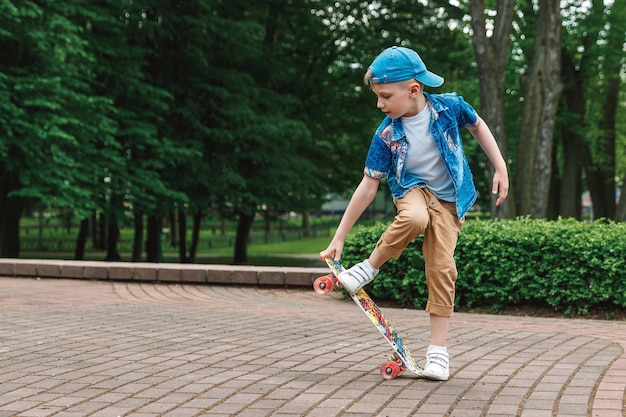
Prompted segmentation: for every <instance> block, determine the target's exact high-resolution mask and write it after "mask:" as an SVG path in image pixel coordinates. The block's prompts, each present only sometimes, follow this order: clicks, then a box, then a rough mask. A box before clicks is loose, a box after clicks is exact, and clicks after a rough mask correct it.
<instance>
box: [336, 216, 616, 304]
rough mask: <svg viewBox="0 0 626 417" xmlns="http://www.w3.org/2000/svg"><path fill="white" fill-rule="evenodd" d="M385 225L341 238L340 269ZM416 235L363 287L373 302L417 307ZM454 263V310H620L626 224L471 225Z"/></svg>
mask: <svg viewBox="0 0 626 417" xmlns="http://www.w3.org/2000/svg"><path fill="white" fill-rule="evenodd" d="M386 227H387V224H382V223H379V224H376V225H374V226H371V227H363V228H359V229H358V231H356V232H355V233H353V234H351V235H350V236H349V238H348V239H347V241H346V245H345V249H344V255H343V258H342V261H343V263H344V265H345V266H346V267H348V266H350V265H353V264H354V263H356V262H360V261H361V260H363V258H365V257H367V256H368V255H369V253H370V251H371V250H372V249H373V248H374V246H375V244H376V242H377V240H378V238H379V237H380V235H381V234H382V232H383V231H384V230H385V228H386ZM421 245H422V238H421V237H419V238H417V239H416V240H415V241H414V242H413V243H412V244H411V245H410V246H409V247H408V248H407V249H406V250H405V251H404V253H403V255H402V256H401V257H400V259H399V260H398V261H393V260H392V261H390V262H388V263H387V264H386V265H385V266H383V268H381V272H380V273H379V275H378V277H377V278H376V280H375V281H374V283H372V284H371V285H370V286H369V287H368V290H369V292H370V293H371V294H372V296H374V297H376V298H378V299H387V300H393V301H395V302H398V303H400V304H401V305H403V306H407V307H414V308H423V307H424V306H425V304H426V300H427V290H426V283H425V276H424V259H423V257H422V253H421ZM455 258H456V262H457V269H458V271H459V276H458V279H457V297H456V305H457V307H465V308H482V309H485V308H486V309H489V310H490V311H491V312H498V311H500V310H502V309H505V308H510V307H520V306H523V307H537V308H550V309H552V310H554V311H555V312H558V313H562V314H565V315H569V316H581V315H583V316H584V315H586V314H587V313H589V312H590V311H592V310H593V311H596V310H604V311H611V310H612V309H615V308H624V307H626V224H622V223H613V222H606V221H596V222H594V223H583V222H579V221H575V220H558V221H547V220H533V219H528V218H520V219H517V220H487V221H482V220H471V221H467V222H466V223H465V225H464V226H463V231H462V233H461V236H460V237H459V241H458V245H457V249H456V253H455Z"/></svg>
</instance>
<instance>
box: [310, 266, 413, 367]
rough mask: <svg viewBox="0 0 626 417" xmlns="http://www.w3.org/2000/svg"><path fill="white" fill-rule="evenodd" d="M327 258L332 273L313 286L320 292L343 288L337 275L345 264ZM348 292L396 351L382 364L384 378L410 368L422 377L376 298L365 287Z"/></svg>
mask: <svg viewBox="0 0 626 417" xmlns="http://www.w3.org/2000/svg"><path fill="white" fill-rule="evenodd" d="M325 260H326V263H327V264H328V267H329V268H330V270H331V271H332V274H329V275H324V276H322V277H319V278H317V279H316V280H315V282H314V284H313V288H314V289H315V291H316V292H317V293H319V294H325V293H328V292H330V291H332V289H333V288H341V284H340V283H339V281H338V279H337V277H338V276H339V274H340V273H341V272H343V271H344V267H343V265H341V263H340V262H338V261H336V260H334V259H333V258H330V257H329V258H326V259H325ZM347 292H348V294H349V295H350V297H351V298H352V300H354V302H355V303H356V304H357V305H358V306H359V307H360V308H361V310H362V311H363V313H365V315H366V316H367V317H369V319H370V320H371V322H372V323H373V324H374V326H375V327H376V328H377V329H378V331H379V332H380V334H382V335H383V337H384V338H385V340H387V342H389V344H390V345H391V347H392V348H393V352H394V353H393V355H392V356H390V357H389V361H388V362H386V363H384V364H382V365H381V366H380V374H381V376H382V377H383V378H384V379H393V378H396V377H397V376H399V375H401V374H403V373H404V371H405V370H409V371H410V372H411V373H413V374H415V375H417V376H420V377H421V376H422V371H423V370H424V368H422V367H421V366H420V365H419V364H418V363H417V362H416V361H415V359H413V355H411V352H410V351H409V349H408V348H407V347H406V346H404V343H403V342H402V339H401V338H400V336H398V334H397V333H396V331H395V330H394V329H393V327H392V326H391V324H389V322H388V321H387V320H386V319H385V316H384V315H383V313H382V311H380V308H378V306H377V305H376V303H375V302H374V300H372V299H371V297H370V296H369V295H368V294H367V293H366V292H365V290H363V289H360V290H358V291H357V292H356V293H351V292H350V291H347Z"/></svg>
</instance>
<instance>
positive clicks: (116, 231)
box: [104, 219, 122, 262]
mask: <svg viewBox="0 0 626 417" xmlns="http://www.w3.org/2000/svg"><path fill="white" fill-rule="evenodd" d="M108 224H109V227H108V230H107V252H106V257H105V258H104V260H105V261H109V262H113V261H115V262H117V261H121V260H122V257H121V256H120V254H119V252H118V251H117V241H118V240H119V237H120V228H119V226H118V224H117V221H116V220H114V219H110V220H109V222H108Z"/></svg>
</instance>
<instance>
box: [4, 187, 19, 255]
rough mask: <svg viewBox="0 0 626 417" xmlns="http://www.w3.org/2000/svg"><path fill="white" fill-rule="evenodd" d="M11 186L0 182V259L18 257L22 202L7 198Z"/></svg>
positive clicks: (14, 198)
mask: <svg viewBox="0 0 626 417" xmlns="http://www.w3.org/2000/svg"><path fill="white" fill-rule="evenodd" d="M11 190H12V186H11V185H10V184H9V182H8V181H0V257H2V258H17V257H19V255H20V227H19V224H20V217H22V207H23V201H22V199H21V198H19V197H8V196H7V195H8V193H9V192H10V191H11Z"/></svg>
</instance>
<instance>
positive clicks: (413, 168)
mask: <svg viewBox="0 0 626 417" xmlns="http://www.w3.org/2000/svg"><path fill="white" fill-rule="evenodd" d="M430 114H431V111H430V107H429V106H425V107H424V109H423V110H422V111H421V112H419V113H418V114H416V115H415V116H409V117H403V118H402V125H403V127H404V133H405V135H406V140H407V142H408V145H409V149H408V152H407V156H406V161H405V165H404V168H405V170H406V172H405V175H410V176H412V177H416V178H418V179H419V180H420V181H421V182H423V183H424V184H425V185H426V187H427V188H428V189H429V190H430V191H431V192H432V193H433V194H434V195H435V196H436V197H437V198H439V199H441V200H444V201H456V192H455V190H454V184H453V183H452V178H450V174H449V173H448V169H447V168H446V165H445V163H444V162H443V158H442V157H441V153H440V152H439V149H437V144H436V143H435V138H433V135H432V133H430Z"/></svg>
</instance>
